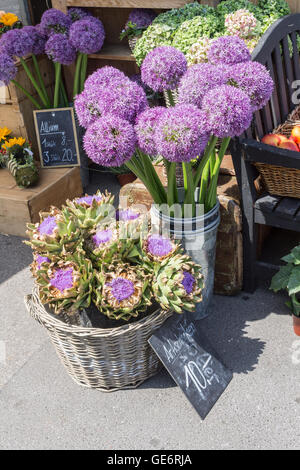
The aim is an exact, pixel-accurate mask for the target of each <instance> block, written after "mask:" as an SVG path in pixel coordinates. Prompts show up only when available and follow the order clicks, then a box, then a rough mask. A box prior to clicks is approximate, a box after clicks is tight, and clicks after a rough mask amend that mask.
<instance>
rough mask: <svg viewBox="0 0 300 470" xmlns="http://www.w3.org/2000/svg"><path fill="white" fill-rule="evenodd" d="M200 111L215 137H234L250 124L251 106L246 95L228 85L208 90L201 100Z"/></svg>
mask: <svg viewBox="0 0 300 470" xmlns="http://www.w3.org/2000/svg"><path fill="white" fill-rule="evenodd" d="M202 110H203V112H204V113H205V114H206V116H207V120H208V124H209V126H210V128H211V132H212V134H214V135H215V136H216V137H219V138H224V137H236V136H239V135H241V134H242V133H243V132H244V131H245V130H246V129H248V127H249V126H250V124H251V120H252V114H253V112H252V106H251V102H250V98H249V97H248V95H246V93H245V92H244V91H242V90H240V89H238V88H235V87H233V86H230V85H222V86H220V87H217V88H213V89H212V90H210V91H209V92H208V93H207V94H206V95H205V96H204V98H203V103H202Z"/></svg>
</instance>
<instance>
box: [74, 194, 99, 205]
mask: <svg viewBox="0 0 300 470" xmlns="http://www.w3.org/2000/svg"><path fill="white" fill-rule="evenodd" d="M93 201H96V202H100V201H102V197H101V196H96V195H94V196H84V197H79V198H77V199H75V202H76V203H77V204H86V205H88V206H91V205H92V204H93Z"/></svg>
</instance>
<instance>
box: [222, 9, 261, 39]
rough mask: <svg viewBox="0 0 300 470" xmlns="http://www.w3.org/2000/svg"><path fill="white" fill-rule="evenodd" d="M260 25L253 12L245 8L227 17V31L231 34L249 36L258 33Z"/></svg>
mask: <svg viewBox="0 0 300 470" xmlns="http://www.w3.org/2000/svg"><path fill="white" fill-rule="evenodd" d="M258 27H259V23H258V21H257V20H256V18H255V16H254V15H253V13H251V12H250V11H249V10H245V9H243V8H242V9H241V10H237V11H236V12H234V13H230V14H228V15H226V17H225V28H226V33H227V34H229V35H230V36H239V37H240V38H248V37H249V36H253V35H255V34H257V30H258Z"/></svg>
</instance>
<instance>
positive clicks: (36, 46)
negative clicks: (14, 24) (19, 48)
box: [23, 26, 47, 55]
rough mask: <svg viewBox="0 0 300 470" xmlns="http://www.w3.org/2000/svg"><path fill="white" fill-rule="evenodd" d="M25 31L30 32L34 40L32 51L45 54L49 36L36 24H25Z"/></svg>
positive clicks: (36, 53)
mask: <svg viewBox="0 0 300 470" xmlns="http://www.w3.org/2000/svg"><path fill="white" fill-rule="evenodd" d="M23 31H25V32H26V33H28V34H29V35H30V36H31V38H32V41H33V44H32V49H31V51H30V52H32V54H35V55H39V54H44V52H45V45H46V42H47V37H46V36H45V35H43V34H42V33H41V32H40V30H39V28H37V27H36V26H24V28H23Z"/></svg>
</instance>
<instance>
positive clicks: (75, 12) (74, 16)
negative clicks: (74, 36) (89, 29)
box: [68, 8, 91, 23]
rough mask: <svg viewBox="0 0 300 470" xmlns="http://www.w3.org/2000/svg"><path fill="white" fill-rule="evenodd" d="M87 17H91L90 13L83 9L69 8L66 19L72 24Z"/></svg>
mask: <svg viewBox="0 0 300 470" xmlns="http://www.w3.org/2000/svg"><path fill="white" fill-rule="evenodd" d="M87 16H91V13H90V12H89V11H88V10H86V9H85V8H70V9H69V10H68V17H69V18H70V19H71V21H72V23H74V21H78V20H81V19H82V18H86V17H87Z"/></svg>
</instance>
